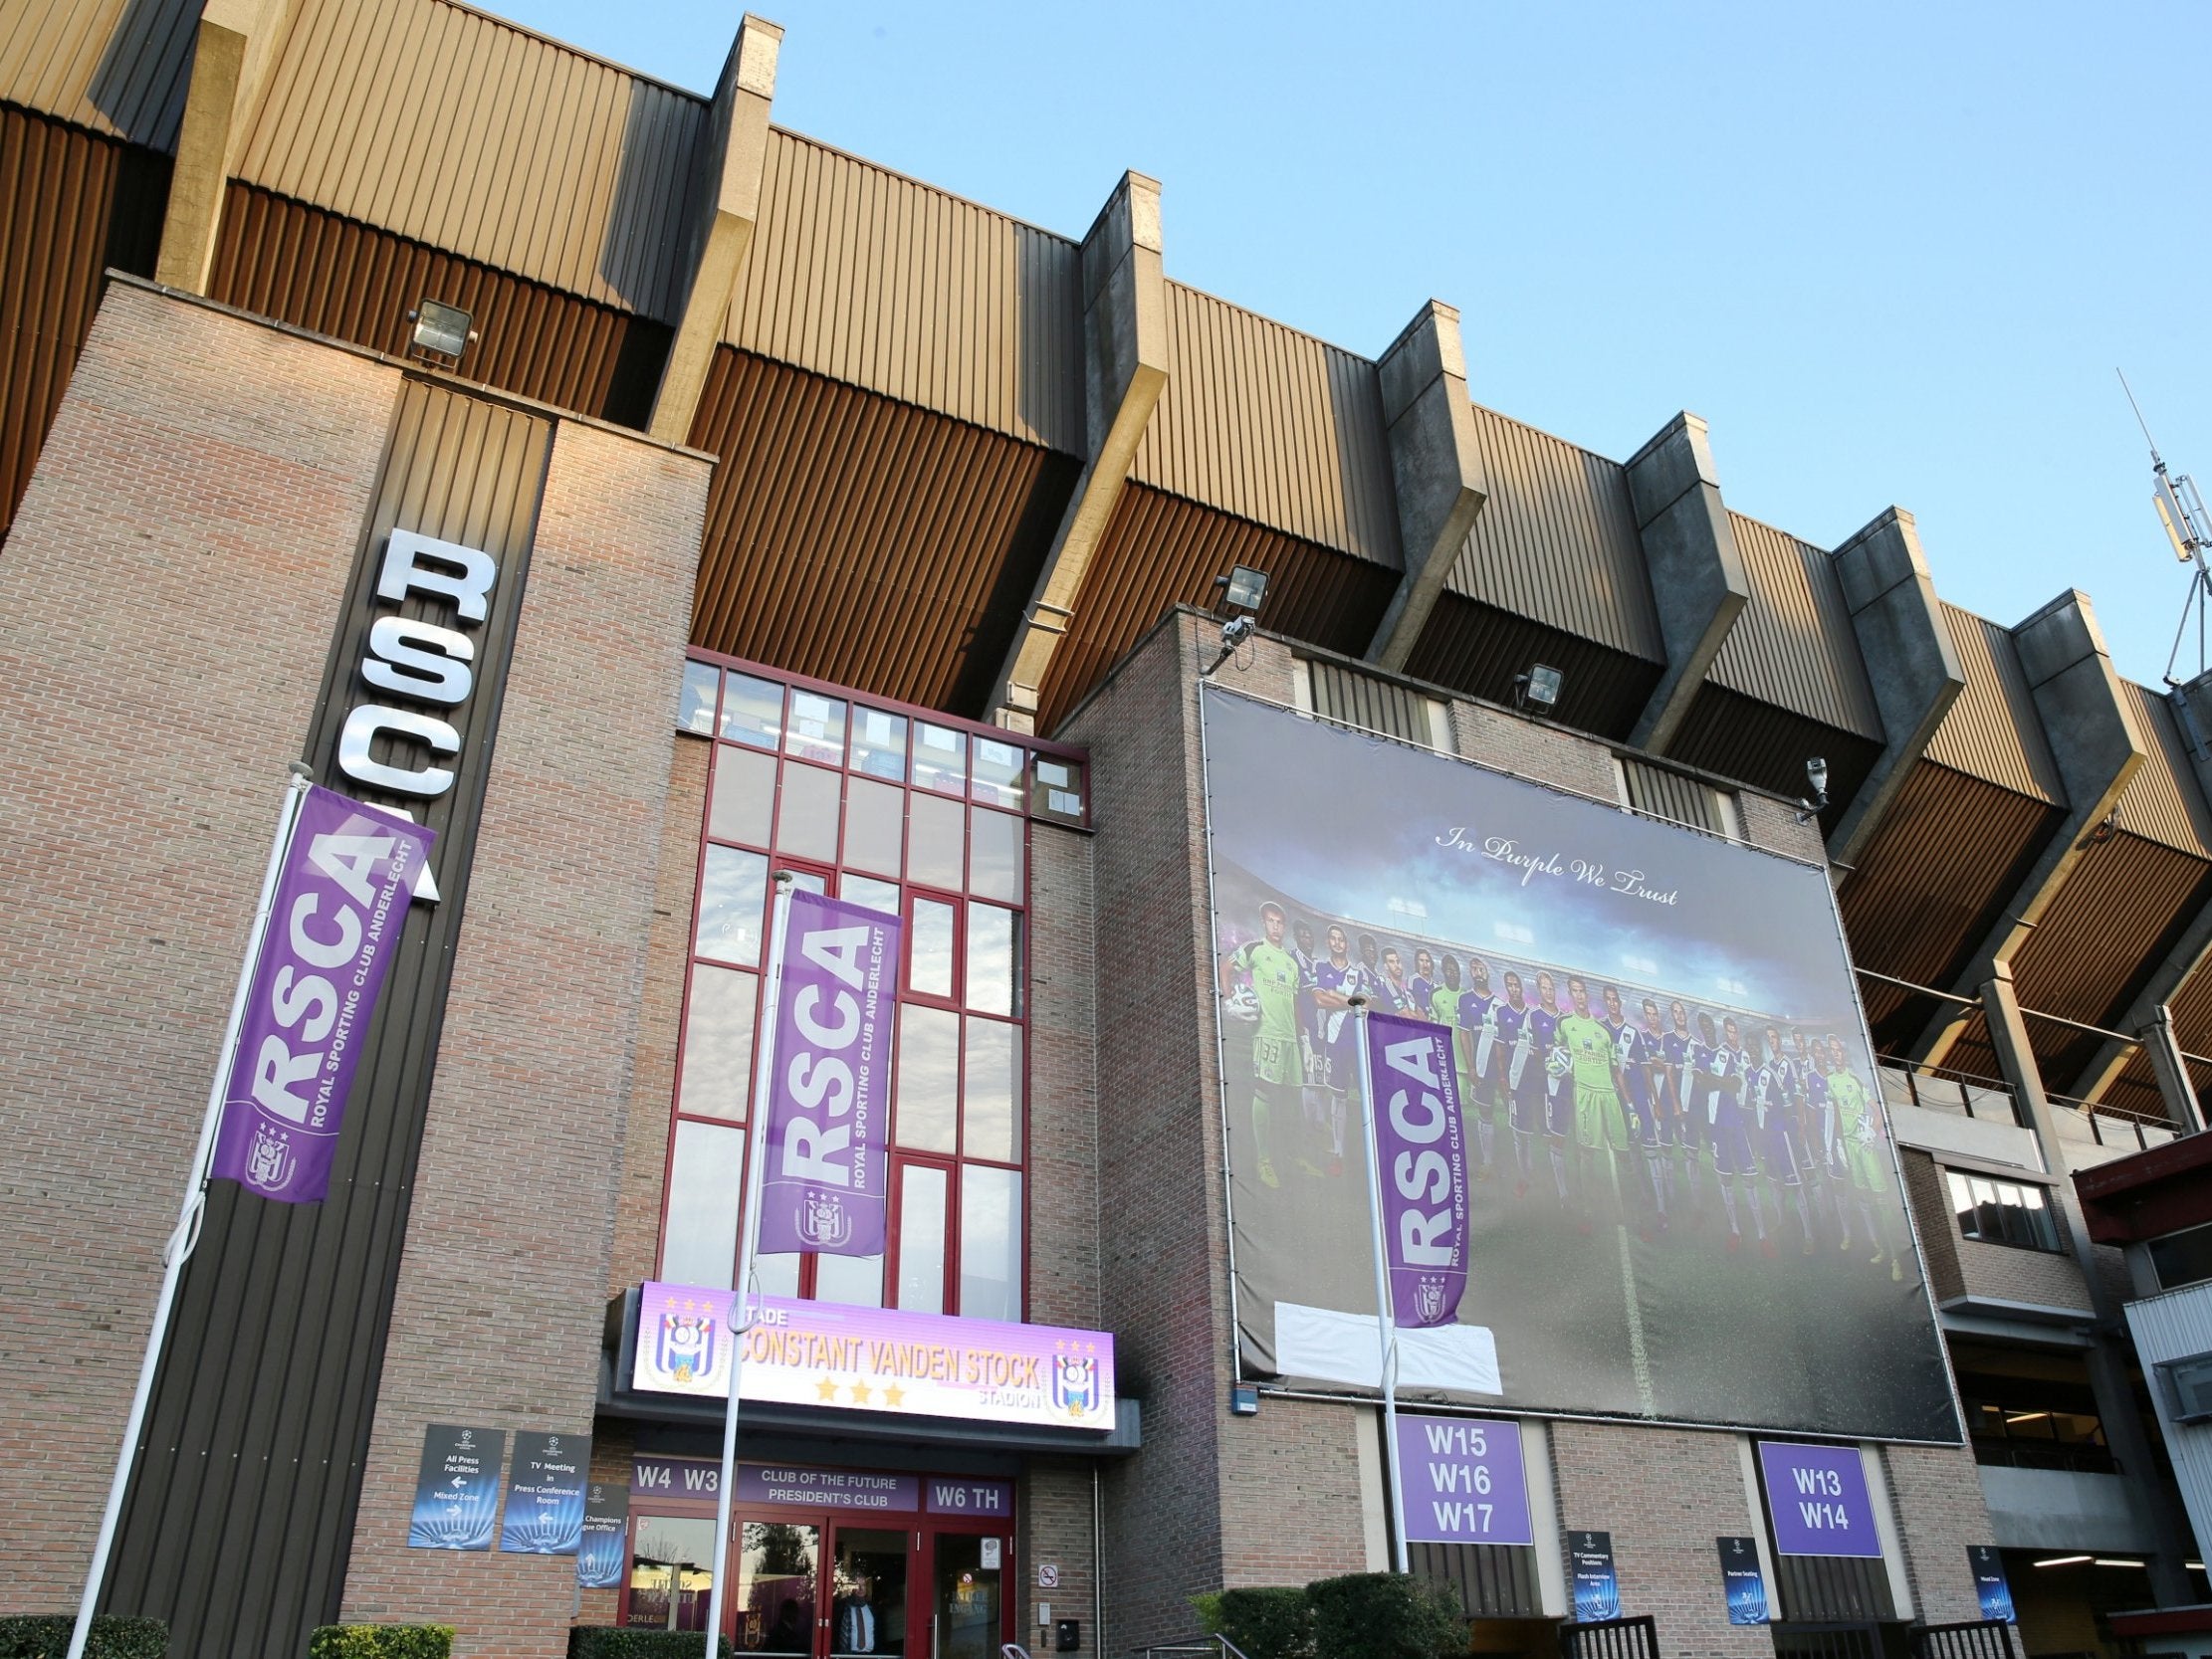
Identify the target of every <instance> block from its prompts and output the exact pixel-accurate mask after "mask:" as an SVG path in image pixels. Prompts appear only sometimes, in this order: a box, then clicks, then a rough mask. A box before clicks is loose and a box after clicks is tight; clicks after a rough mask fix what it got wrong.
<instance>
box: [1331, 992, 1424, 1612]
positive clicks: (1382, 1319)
mask: <svg viewBox="0 0 2212 1659" xmlns="http://www.w3.org/2000/svg"><path fill="white" fill-rule="evenodd" d="M1346 1000H1347V1001H1348V1002H1349V1003H1350V1004H1351V1006H1352V1007H1353V1008H1354V1009H1355V1010H1356V1011H1357V1012H1358V1014H1359V1020H1360V1105H1361V1112H1360V1125H1361V1127H1362V1128H1363V1129H1364V1130H1365V1131H1366V1132H1367V1171H1368V1186H1367V1196H1368V1207H1369V1210H1370V1212H1371V1214H1372V1216H1373V1219H1374V1224H1375V1316H1376V1326H1375V1329H1376V1333H1377V1335H1378V1336H1379V1337H1380V1338H1381V1340H1382V1360H1383V1368H1382V1373H1381V1378H1382V1384H1383V1459H1384V1467H1385V1468H1386V1469H1388V1470H1389V1471H1390V1514H1391V1559H1392V1561H1393V1562H1395V1563H1396V1566H1397V1569H1398V1570H1399V1571H1400V1572H1405V1571H1408V1570H1410V1569H1409V1568H1408V1566H1407V1564H1406V1489H1405V1484H1404V1483H1403V1482H1402V1481H1401V1480H1400V1479H1399V1477H1398V1324H1397V1321H1396V1320H1395V1319H1393V1318H1392V1317H1391V1305H1390V1275H1389V1273H1388V1271H1387V1270H1386V1269H1385V1267H1384V1265H1383V1264H1384V1260H1385V1258H1384V1254H1383V1163H1382V1147H1381V1138H1380V1137H1379V1136H1378V1135H1377V1134H1376V1132H1375V1077H1374V1067H1373V1065H1372V1063H1371V1057H1370V1055H1369V1052H1368V1032H1367V998H1366V997H1364V996H1353V997H1348V998H1346Z"/></svg>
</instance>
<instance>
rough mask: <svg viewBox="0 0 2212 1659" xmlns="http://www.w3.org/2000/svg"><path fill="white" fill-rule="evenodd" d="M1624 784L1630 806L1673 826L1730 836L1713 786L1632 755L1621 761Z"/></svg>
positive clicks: (1718, 793) (1624, 756) (1717, 793)
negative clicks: (1683, 826) (1685, 826)
mask: <svg viewBox="0 0 2212 1659" xmlns="http://www.w3.org/2000/svg"><path fill="white" fill-rule="evenodd" d="M1621 780H1622V782H1623V784H1624V785H1625V786H1626V790H1627V794H1628V799H1629V805H1631V806H1633V807H1635V808H1636V810H1637V811H1639V812H1648V813H1650V814H1652V815H1653V816H1654V817H1656V818H1664V819H1666V820H1667V821H1668V822H1670V823H1676V824H1694V825H1695V826H1696V827H1697V828H1699V829H1701V830H1710V831H1712V832H1713V833H1714V834H1715V835H1722V834H1725V833H1727V828H1728V826H1727V824H1726V823H1725V822H1724V821H1723V820H1722V817H1721V805H1720V792H1719V791H1718V790H1717V789H1715V788H1713V786H1712V785H1711V784H1709V783H1700V782H1699V781H1698V780H1697V779H1696V778H1693V777H1685V776H1683V775H1682V774H1681V773H1680V772H1677V771H1673V770H1671V769H1669V768H1668V767H1665V766H1655V765H1652V764H1651V763H1650V762H1649V761H1644V760H1638V759H1636V758H1634V757H1633V756H1630V755H1623V756H1622V757H1621Z"/></svg>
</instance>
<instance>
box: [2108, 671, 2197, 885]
mask: <svg viewBox="0 0 2212 1659" xmlns="http://www.w3.org/2000/svg"><path fill="white" fill-rule="evenodd" d="M2119 695H2120V697H2121V698H2122V699H2123V700H2124V701H2125V702H2126V703H2127V704H2128V705H2129V713H2131V714H2132V715H2133V716H2134V717H2135V728H2136V729H2137V730H2138V731H2140V732H2141V733H2142V734H2143V741H2144V747H2145V748H2147V749H2148V750H2149V754H2148V756H2147V757H2146V758H2145V759H2144V761H2143V763H2142V764H2141V765H2140V766H2137V767H2136V768H2135V775H2134V776H2132V777H2130V778H2129V779H2128V780H2127V786H2126V787H2125V788H2124V789H2122V790H2121V791H2120V792H2119V820H2118V823H2119V827H2120V828H2121V829H2123V830H2125V831H2127V833H2128V834H2130V835H2139V836H2141V837H2143V838H2144V839H2145V840H2146V841H2155V842H2157V843H2159V844H2160V845H2161V846H2166V847H2171V848H2173V849H2174V850H2175V851H2177V852H2183V853H2193V854H2195V855H2196V856H2197V857H2199V858H2207V859H2212V814H2208V813H2207V811H2206V809H2205V802H2204V792H2203V791H2202V790H2200V789H2199V788H2198V787H2197V780H2196V774H2195V773H2194V772H2193V771H2192V770H2191V769H2190V766H2189V751H2188V748H2187V746H2186V745H2185V744H2184V743H2183V742H2182V740H2181V728H2180V726H2179V725H2178V724H2177V723H2176V722H2175V720H2174V718H2173V705H2172V704H2170V703H2168V702H2167V701H2166V700H2165V699H2164V698H2163V697H2161V696H2160V695H2159V694H2158V693H2156V692H2154V691H2152V690H2151V689H2150V688H2149V687H2148V686H2138V685H2136V684H2135V683H2134V682H2133V681H2132V680H2122V681H2121V682H2120V683H2119Z"/></svg>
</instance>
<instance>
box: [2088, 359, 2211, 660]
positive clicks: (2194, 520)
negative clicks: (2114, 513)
mask: <svg viewBox="0 0 2212 1659" xmlns="http://www.w3.org/2000/svg"><path fill="white" fill-rule="evenodd" d="M2112 372H2113V373H2114V374H2119V389H2120V390H2121V391H2123V392H2125V393H2126V394H2127V406H2128V407H2129V408H2130V409H2132V410H2134V411H2135V424H2136V425H2137V426H2139V427H2141V428H2142V429H2143V442H2144V443H2146V444H2148V445H2149V446H2150V472H2151V493H2150V505H2151V506H2152V507H2154V508H2156V509H2157V510H2158V522H2159V523H2160V524H2161V525H2163V526H2164V528H2165V531H2166V539H2167V540H2168V541H2170V542H2172V543H2173V553H2174V557H2176V558H2178V559H2179V560H2180V561H2181V562H2182V563H2183V564H2194V565H2195V566H2196V568H2195V569H2194V570H2193V571H2191V572H2190V575H2189V596H2188V598H2186V599H2184V600H2183V601H2182V602H2181V622H2180V625H2179V626H2178V627H2176V628H2175V629H2174V631H2173V650H2172V651H2171V652H2170V653H2169V654H2168V655H2167V657H2166V684H2167V685H2169V686H2178V685H2180V684H2181V682H2180V681H2179V680H2178V679H2176V678H2175V676H2174V672H2173V665H2174V664H2175V663H2176V662H2178V661H2179V660H2180V658H2181V641H2182V639H2183V638H2184V637H2185V636H2186V635H2187V634H2188V631H2189V619H2190V617H2192V616H2194V617H2195V618H2196V623H2197V674H2198V675H2199V676H2201V675H2202V674H2203V673H2204V672H2205V669H2206V667H2207V660H2206V638H2205V629H2206V622H2207V618H2208V616H2212V569H2208V568H2207V567H2206V564H2205V554H2206V553H2207V552H2212V513H2207V512H2206V511H2205V507H2204V498H2203V497H2202V496H2200V495H2199V494H2198V493H2197V487H2196V481H2195V480H2193V479H2191V478H2190V477H2189V476H2188V474H2186V473H2173V474H2169V473H2168V472H2167V471H2166V462H2165V458H2164V457H2163V456H2161V455H2160V454H2159V453H2158V441H2157V440H2156V439H2155V438H2153V437H2151V435H2150V423H2149V422H2148V421H2146V420H2144V419H2143V411H2142V405H2141V404H2139V403H2137V402H2136V401H2135V390H2134V388H2133V387H2132V386H2130V385H2128V383H2127V376H2126V375H2125V374H2121V373H2120V371H2119V370H2118V369H2114V370H2113V371H2112Z"/></svg>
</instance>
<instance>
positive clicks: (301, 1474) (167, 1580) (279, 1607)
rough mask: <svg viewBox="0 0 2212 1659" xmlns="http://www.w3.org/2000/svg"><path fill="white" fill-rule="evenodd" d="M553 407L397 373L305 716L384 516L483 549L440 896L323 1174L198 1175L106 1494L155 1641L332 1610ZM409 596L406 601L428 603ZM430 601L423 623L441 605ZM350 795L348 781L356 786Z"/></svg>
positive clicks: (122, 1601)
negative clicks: (162, 1348) (487, 611)
mask: <svg viewBox="0 0 2212 1659" xmlns="http://www.w3.org/2000/svg"><path fill="white" fill-rule="evenodd" d="M552 436H553V423H552V422H550V421H546V420H540V419H534V418H532V417H530V416H526V415H523V414H520V413H518V412H516V411H513V410H510V409H506V408H502V407H500V406H499V405H496V404H492V403H487V402H484V401H481V400H478V399H475V398H471V397H467V396H465V395H462V394H459V393H456V392H454V391H451V390H449V389H446V388H442V387H436V386H431V385H427V384H423V383H421V382H415V383H411V384H409V385H408V386H407V387H406V388H405V389H404V391H403V393H402V395H401V397H400V400H399V405H398V408H397V411H396V413H395V416H394V421H393V428H392V436H391V443H390V448H389V450H388V452H387V458H386V461H385V469H384V476H383V478H382V480H381V481H380V484H379V488H378V493H377V497H376V501H375V505H374V508H373V510H372V514H371V518H370V521H369V523H368V524H367V526H365V529H364V534H363V537H362V546H361V553H360V557H359V560H358V562H357V563H356V565H355V568H354V575H353V583H352V588H351V591H350V593H349V595H348V598H347V602H346V610H345V613H344V615H343V616H341V617H340V618H339V619H338V624H337V629H336V635H335V638H334V639H333V641H332V658H331V667H330V670H329V672H328V675H327V677H326V680H325V687H324V697H323V699H322V702H321V704H320V708H321V710H322V713H321V714H320V716H319V717H318V719H317V723H316V728H315V729H314V730H313V731H312V732H308V733H303V735H304V736H305V737H306V739H307V742H306V749H305V752H306V754H307V756H308V758H309V759H310V761H311V762H313V763H314V765H315V766H316V770H317V775H318V777H320V778H321V779H322V780H323V781H325V782H334V781H337V773H336V767H335V764H334V760H333V754H334V750H335V747H336V741H337V732H338V727H339V726H341V725H342V724H343V721H344V717H345V715H346V713H347V711H348V710H349V708H350V707H351V705H352V702H353V701H354V700H353V697H352V696H351V690H350V688H351V686H352V684H353V682H354V676H355V674H356V672H357V667H356V665H357V664H358V662H359V660H360V655H361V651H362V649H363V646H364V643H365V641H366V638H367V631H368V628H369V625H370V623H371V622H372V620H373V619H374V616H375V614H376V608H375V607H373V606H372V604H371V599H372V596H373V586H374V581H375V566H376V561H377V559H378V558H379V557H380V556H381V554H382V551H383V544H384V540H385V536H386V534H387V533H388V531H389V530H390V529H391V528H392V527H393V526H394V525H397V526H400V527H403V528H408V529H418V530H422V531H424V532H426V533H428V534H431V535H436V536H440V537H443V538H446V539H450V540H455V541H461V542H465V543H467V544H469V545H472V546H476V547H481V548H484V549H485V550H486V551H488V552H490V553H492V555H493V556H494V557H495V558H497V559H498V561H499V564H500V577H499V585H498V587H497V588H496V589H495V592H494V597H493V603H492V608H491V615H490V617H489V618H488V619H487V621H486V623H485V625H484V627H483V629H482V631H481V633H480V635H479V636H478V637H477V651H478V662H477V667H478V678H477V683H476V690H475V691H474V693H473V694H472V695H471V697H470V699H469V701H468V702H467V703H466V704H465V705H463V706H462V708H461V709H460V710H459V711H457V712H456V714H455V717H454V718H455V719H456V723H457V724H459V725H460V726H461V727H462V735H463V740H464V753H463V757H462V758H461V759H460V761H459V762H458V763H457V764H456V770H457V772H458V774H459V781H458V782H457V783H456V784H455V786H454V788H453V789H452V790H451V791H450V792H449V793H448V794H447V795H446V796H444V797H443V798H442V799H441V800H439V801H438V802H436V803H434V804H433V805H431V806H430V808H429V810H428V814H427V819H428V822H429V823H430V824H431V826H432V827H433V828H435V829H437V830H438V832H439V842H438V848H437V852H436V854H435V866H434V867H435V869H436V872H437V876H438V881H439V885H440V887H441V888H442V889H443V890H444V895H445V896H444V898H443V899H442V900H441V902H440V903H438V904H437V905H435V906H422V905H418V906H416V907H414V909H413V910H412V911H411V912H410V913H409V915H408V918H407V927H406V930H405V932H404V933H402V934H401V937H400V942H399V956H398V958H397V959H396V960H395V961H394V962H393V964H392V972H391V977H390V979H389V980H388V981H387V986H386V990H385V993H384V1006H383V1007H382V1008H381V1009H379V1010H378V1012H377V1017H376V1021H375V1024H374V1026H373V1027H372V1029H371V1030H370V1032H369V1034H368V1046H367V1049H366V1050H365V1051H364V1052H363V1054H362V1055H361V1072H360V1076H359V1080H358V1081H357V1083H356V1084H355V1089H354V1096H353V1107H352V1114H351V1122H352V1123H353V1124H354V1125H357V1126H358V1133H349V1134H348V1135H346V1137H345V1138H344V1139H343V1140H342V1141H340V1142H339V1145H338V1151H337V1162H336V1164H335V1166H334V1168H333V1171H332V1183H331V1195H330V1197H329V1198H328V1199H326V1200H325V1201H324V1202H323V1203H321V1204H303V1205H289V1204H270V1203H266V1202H263V1201H262V1200H260V1199H257V1198H248V1197H242V1196H241V1195H240V1189H239V1188H238V1187H237V1186H236V1185H234V1184H232V1183H230V1182H225V1181H218V1182H216V1183H215V1184H214V1186H213V1187H211V1188H210V1189H209V1194H208V1204H207V1225H206V1231H205V1233H204V1235H203V1237H202V1239H201V1242H200V1247H199V1250H198V1252H197V1254H195V1255H194V1256H193V1258H192V1261H191V1265H190V1266H189V1267H188V1268H187V1270H186V1272H185V1275H184V1283H183V1288H182V1290H181V1292H180V1295H179V1300H178V1303H177V1312H176V1323H175V1325H174V1327H173V1328H172V1331H171V1335H170V1340H169V1347H168V1353H167V1357H166V1359H165V1360H164V1362H163V1365H162V1368H161V1374H160V1377H159V1380H158V1382H157V1384H156V1387H155V1391H154V1397H153V1404H152V1408H151V1411H150V1413H149V1415H148V1418H147V1424H146V1431H145V1436H144V1439H143V1440H142V1442H141V1446H140V1461H139V1467H138V1474H137V1478H136V1479H135V1480H134V1481H133V1482H132V1485H131V1489H130V1500H129V1505H128V1507H127V1508H126V1509H125V1511H124V1512H123V1519H122V1527H121V1532H120V1535H119V1538H118V1542H117V1551H118V1555H117V1559H116V1564H115V1570H114V1571H113V1572H112V1573H111V1574H110V1583H111V1584H112V1585H114V1586H117V1590H118V1593H117V1594H115V1595H113V1596H112V1597H111V1606H110V1608H109V1610H110V1611H113V1612H123V1613H139V1614H147V1615H151V1616H154V1617H158V1618H164V1619H167V1620H168V1621H169V1624H170V1627H171V1631H172V1636H171V1645H170V1649H169V1651H170V1653H171V1654H173V1655H177V1656H179V1659H184V1656H188V1655H189V1656H204V1659H218V1656H221V1659H228V1656H229V1655H232V1654H239V1653H302V1652H305V1651H306V1648H307V1640H308V1633H309V1631H310V1630H311V1629H312V1628H313V1627H314V1626H316V1625H319V1624H327V1623H331V1622H333V1621H334V1620H335V1619H336V1617H337V1613H338V1600H339V1594H340V1591H341V1589H342V1587H343V1578H344V1572H345V1561H346V1551H347V1547H348V1543H349V1541H350V1539H351V1536H352V1527H353V1512H354V1508H355V1505H356V1503H357V1502H358V1499H359V1496H360V1475H361V1461H362V1458H363V1457H364V1456H365V1454H366V1451H367V1447H368V1434H369V1426H370V1420H371V1418H372V1416H373V1415H374V1411H375V1404H376V1399H375V1385H376V1378H377V1376H378V1375H379V1374H380V1372H381V1369H382V1363H383V1348H384V1335H385V1331H386V1328H387V1326H388V1323H389V1320H390V1315H391V1299H392V1289H393V1286H394V1284H395V1282H396V1280H397V1275H398V1271H399V1259H400V1246H401V1243H402V1240H403V1237H404V1234H405V1232H406V1224H407V1208H408V1202H409V1197H410V1194H411V1192H412V1190H413V1184H414V1174H415V1161H416V1155H417V1152H418V1150H419V1148H420V1145H421V1141H422V1127H423V1118H424V1113H425V1110H426V1107H427V1103H428V1100H429V1091H430V1076H431V1069H432V1067H433V1065H434V1063H435V1060H436V1055H437V1046H438V1033H439V1029H440V1025H441V1022H442V1019H443V1010H444V1006H445V994H446V986H447V982H448V979H449V977H450V967H451V963H452V960H453V949H454V941H455V938H456V936H457V934H458V932H459V929H460V927H461V920H462V913H463V910H464V909H465V905H466V898H467V889H468V865H469V858H470V855H471V852H472V850H473V848H474V844H475V839H476V825H477V815H478V812H479V810H480V808H481V807H482V804H483V795H484V784H485V779H486V777H487V775H488V773H489V771H490V767H489V765H488V761H489V758H490V749H491V743H492V733H493V724H494V722H495V720H496V718H497V715H498V711H499V703H500V696H499V694H500V685H501V682H502V681H503V680H504V678H505V676H506V671H507V662H508V656H509V652H510V648H511V647H512V645H513V642H514V636H515V621H516V617H517V615H518V613H519V612H520V610H521V605H522V592H523V583H524V578H525V575H526V573H527V568H528V564H529V550H530V545H531V540H532V537H533V535H534V533H535V528H536V523H537V513H538V502H539V496H540V492H541V489H542V487H543V484H544V478H545V469H546V461H547V457H548V454H549V453H550V449H551V443H552ZM433 609H434V607H431V606H429V605H427V604H418V605H414V606H410V607H407V610H408V613H409V614H413V613H414V612H415V611H418V610H419V611H421V612H423V613H424V614H428V613H429V612H430V611H432V610H433ZM439 620H443V617H442V616H441V617H440V618H439ZM356 792H357V791H356Z"/></svg>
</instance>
